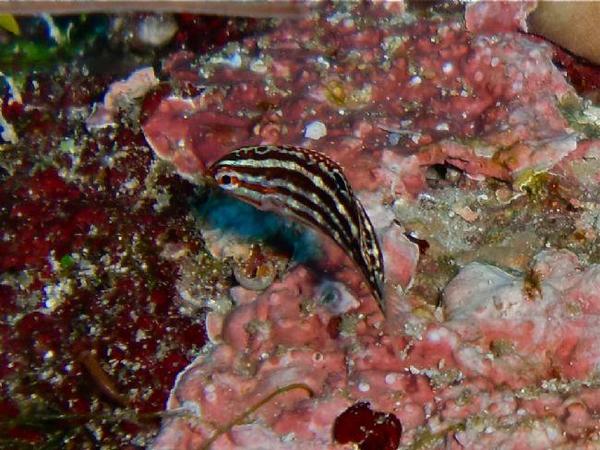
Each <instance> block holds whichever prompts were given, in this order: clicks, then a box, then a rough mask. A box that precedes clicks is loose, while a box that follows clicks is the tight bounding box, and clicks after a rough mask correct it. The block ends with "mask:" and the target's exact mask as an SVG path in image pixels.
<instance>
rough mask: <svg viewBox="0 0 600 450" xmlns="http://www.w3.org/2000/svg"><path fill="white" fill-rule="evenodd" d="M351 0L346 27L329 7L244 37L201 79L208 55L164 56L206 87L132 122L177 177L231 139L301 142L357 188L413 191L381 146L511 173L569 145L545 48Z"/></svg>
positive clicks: (553, 157) (557, 155)
mask: <svg viewBox="0 0 600 450" xmlns="http://www.w3.org/2000/svg"><path fill="white" fill-rule="evenodd" d="M485 3H487V2H485ZM481 7H483V6H481ZM481 7H479V6H478V8H481ZM489 7H490V8H491V7H492V6H489ZM510 8H513V7H512V6H511V7H510ZM514 8H517V9H518V8H521V9H522V8H525V6H523V5H522V4H519V3H517V4H515V5H514ZM363 9H364V11H362V14H363V21H362V22H361V26H360V27H358V28H357V26H356V24H355V23H354V22H353V21H351V20H350V21H348V20H342V19H339V20H328V19H327V14H324V16H323V18H321V19H317V20H315V19H310V20H308V19H307V20H303V21H298V22H295V23H283V24H282V25H281V26H280V27H278V28H276V29H275V30H274V31H273V32H272V33H270V34H268V35H266V36H262V37H261V38H260V39H259V38H249V39H246V40H245V41H243V43H242V44H241V50H237V51H236V52H234V55H239V57H240V59H239V60H237V62H236V63H235V64H233V63H229V62H222V63H211V65H210V69H209V70H206V73H207V75H206V76H201V75H199V68H200V67H203V65H206V63H200V62H197V61H196V60H195V59H194V58H193V56H192V55H191V54H190V53H183V54H176V55H174V56H173V57H172V59H171V62H170V63H167V64H166V68H167V70H169V73H170V75H171V77H172V78H173V79H174V80H175V81H178V82H179V83H182V84H189V83H193V84H196V85H197V86H200V87H202V86H210V88H207V89H205V90H204V91H203V92H202V93H200V94H199V95H198V96H196V97H194V98H191V99H188V100H185V101H184V100H181V99H178V98H175V97H169V98H165V99H164V100H163V102H162V104H161V105H160V107H159V108H158V110H157V111H156V112H155V114H154V115H152V116H151V117H150V118H149V120H148V121H147V122H146V124H145V126H144V133H145V135H146V138H147V139H148V142H149V143H150V145H151V146H152V147H153V149H154V150H155V152H156V153H157V154H158V155H159V156H161V157H163V158H165V159H168V160H171V161H173V162H174V163H175V165H176V166H177V167H178V168H179V170H180V172H181V173H185V174H189V173H190V171H192V170H197V171H198V172H203V170H204V167H205V166H206V165H207V164H210V163H211V162H213V161H214V160H215V159H216V158H218V157H219V156H221V155H223V154H225V153H227V152H228V151H230V150H231V149H233V148H235V147H237V146H241V145H251V144H258V143H286V144H299V145H304V146H307V147H311V148H314V149H317V150H319V151H322V152H324V153H327V154H329V155H330V156H331V157H332V158H334V159H335V160H337V161H338V162H340V163H341V164H342V166H343V167H345V168H346V170H347V173H348V176H349V178H350V181H351V182H352V184H353V186H355V189H357V190H363V189H366V190H374V189H376V188H378V187H381V185H382V183H383V184H385V185H388V184H389V183H392V182H393V183H394V184H406V185H407V186H406V188H404V190H405V191H408V192H414V191H415V189H418V186H415V185H414V177H415V174H414V173H411V174H410V175H409V176H408V177H407V174H403V173H390V171H389V168H388V167H387V166H386V165H385V164H381V162H382V160H383V159H384V158H383V155H384V153H385V152H392V153H394V154H396V155H398V157H399V158H400V159H407V158H408V159H409V160H410V158H411V157H412V156H413V155H416V156H417V161H418V164H419V165H420V166H429V165H432V164H439V163H444V162H447V163H449V164H453V165H456V166H458V167H459V168H461V169H463V170H466V171H467V172H468V173H469V174H471V175H473V176H481V175H483V176H493V177H498V178H502V179H510V178H511V177H512V176H513V175H514V173H515V172H519V171H522V170H524V169H527V168H535V169H540V168H544V169H545V168H548V167H551V166H552V165H554V164H555V163H556V162H558V161H559V160H560V159H561V158H563V157H564V156H565V155H567V154H568V153H569V152H570V151H573V150H574V149H575V145H576V142H575V140H574V138H572V136H571V131H570V130H569V128H568V126H567V123H566V121H565V120H564V119H563V117H562V116H561V114H560V112H559V111H558V108H557V102H558V100H559V99H560V98H561V97H563V96H564V95H565V94H574V90H573V88H572V87H571V86H570V85H569V84H568V83H567V81H566V80H565V78H564V76H563V75H562V74H561V72H560V71H559V70H558V69H557V68H556V67H555V66H554V65H553V64H552V61H551V57H552V51H553V50H552V48H551V46H550V45H547V44H545V43H541V42H539V41H537V40H536V41H532V40H530V39H529V38H528V37H527V36H525V35H522V34H519V33H503V34H496V35H489V34H481V35H478V34H474V33H470V32H468V31H467V30H466V29H465V28H464V25H463V23H462V22H461V21H460V20H459V19H444V20H435V21H434V20H419V21H416V22H414V23H410V24H402V23H400V24H396V23H394V22H393V21H390V18H391V17H392V16H391V14H390V13H388V12H386V11H385V9H384V8H382V7H378V6H371V7H368V6H364V7H363ZM511 10H512V9H511ZM513 12H514V11H513ZM330 17H334V16H333V15H331V16H330ZM378 19H379V20H378ZM474 28H475V32H479V31H480V29H479V28H477V27H474ZM259 43H260V44H259ZM242 52H243V53H242ZM246 52H248V53H249V54H250V55H254V54H258V55H259V57H257V58H252V57H249V56H246ZM257 52H258V53H257ZM229 57H230V58H233V56H229ZM221 60H222V61H229V60H227V59H223V58H222V59H221ZM238 66H239V67H238ZM263 71H264V73H263ZM182 102H183V103H182ZM315 120H319V121H321V122H322V123H323V124H324V125H325V126H326V128H327V135H326V136H324V137H322V138H320V139H318V140H312V139H309V138H306V137H305V129H306V127H307V126H308V125H309V124H310V123H311V122H313V121H315ZM190 161H193V163H191V162H190ZM404 164H406V163H404ZM355 169H356V170H355ZM359 169H360V170H359ZM422 170H424V169H421V171H422ZM401 190H402V189H401Z"/></svg>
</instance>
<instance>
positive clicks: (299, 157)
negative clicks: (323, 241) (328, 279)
mask: <svg viewBox="0 0 600 450" xmlns="http://www.w3.org/2000/svg"><path fill="white" fill-rule="evenodd" d="M208 174H209V175H210V176H212V177H213V178H214V179H215V181H216V183H217V185H218V186H220V187H221V188H222V189H224V190H226V191H228V192H230V193H231V194H232V195H234V196H236V197H238V198H239V199H241V200H243V201H246V202H248V203H251V204H253V205H254V206H256V207H257V208H259V209H262V210H268V211H274V212H276V213H280V214H284V215H287V216H289V217H291V218H293V219H295V220H298V221H300V222H302V223H304V224H305V225H308V226H311V227H314V228H316V229H317V230H319V231H321V232H323V233H325V234H326V235H327V236H329V237H330V238H332V239H333V240H334V241H335V242H336V243H337V244H338V245H339V246H341V247H342V248H343V249H344V251H346V253H348V254H349V255H350V256H351V257H352V259H353V261H354V262H355V263H356V264H357V265H358V266H359V267H360V270H361V272H362V273H363V275H364V277H365V278H366V279H367V280H368V283H369V287H370V289H371V292H372V294H373V296H374V297H375V299H376V300H377V302H378V304H379V306H380V308H381V310H382V311H383V310H384V308H383V283H384V273H383V255H382V253H381V249H380V248H379V243H378V242H377V237H376V235H375V231H374V229H373V225H372V224H371V221H370V220H369V218H368V217H367V213H366V212H365V209H364V208H363V206H362V205H361V203H360V202H359V200H358V199H357V198H356V197H355V195H354V193H353V192H352V188H351V187H350V184H349V183H348V180H347V179H346V176H345V175H344V173H343V172H342V169H341V167H340V166H339V165H338V164H337V163H335V162H334V161H332V160H331V159H329V158H328V157H326V156H325V155H323V154H321V153H318V152H315V151H314V150H310V149H306V148H300V147H294V146H286V145H281V146H279V145H264V146H257V147H242V148H239V149H237V150H234V151H232V152H231V153H229V154H227V155H225V156H224V157H223V158H221V159H220V160H219V161H217V162H216V163H215V164H213V165H212V166H211V167H210V168H209V170H208Z"/></svg>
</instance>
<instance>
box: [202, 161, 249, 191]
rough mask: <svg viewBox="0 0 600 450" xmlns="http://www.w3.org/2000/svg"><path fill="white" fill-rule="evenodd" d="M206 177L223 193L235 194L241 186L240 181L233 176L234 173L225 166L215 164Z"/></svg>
mask: <svg viewBox="0 0 600 450" xmlns="http://www.w3.org/2000/svg"><path fill="white" fill-rule="evenodd" d="M208 175H209V176H210V177H212V179H213V180H214V181H215V183H216V184H217V186H219V187H220V188H221V189H223V190H225V191H232V193H235V191H236V190H237V189H238V188H239V187H240V185H241V180H240V178H239V177H238V176H237V175H236V174H235V171H233V170H231V168H230V167H228V166H226V165H221V164H219V163H216V164H215V165H213V166H212V167H211V168H210V169H209V171H208Z"/></svg>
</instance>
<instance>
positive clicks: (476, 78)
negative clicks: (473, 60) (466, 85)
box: [475, 70, 483, 83]
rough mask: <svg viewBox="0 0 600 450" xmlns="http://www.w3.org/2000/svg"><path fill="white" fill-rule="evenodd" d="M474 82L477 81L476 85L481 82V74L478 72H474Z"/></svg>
mask: <svg viewBox="0 0 600 450" xmlns="http://www.w3.org/2000/svg"><path fill="white" fill-rule="evenodd" d="M475 81H477V82H478V83H480V82H482V81H483V72H481V71H479V70H478V71H477V72H475Z"/></svg>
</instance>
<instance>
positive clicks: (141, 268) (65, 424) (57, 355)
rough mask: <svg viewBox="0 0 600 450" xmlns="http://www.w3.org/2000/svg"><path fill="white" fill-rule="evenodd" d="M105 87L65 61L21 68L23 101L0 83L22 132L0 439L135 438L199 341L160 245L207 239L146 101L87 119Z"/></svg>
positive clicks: (0, 238) (1, 249)
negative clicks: (97, 122) (157, 139)
mask: <svg viewBox="0 0 600 450" xmlns="http://www.w3.org/2000/svg"><path fill="white" fill-rule="evenodd" d="M198 23H200V22H198ZM182 29H184V28H183V27H182ZM219 36H221V35H219ZM180 38H181V37H180ZM209 38H210V36H207V40H209ZM177 45H182V44H181V42H179V41H178V42H177ZM112 81H114V77H113V76H107V75H95V74H93V73H88V71H87V69H86V70H83V69H81V67H79V66H78V65H77V64H75V63H69V64H66V63H65V65H64V66H61V67H59V68H57V69H56V70H54V71H50V72H46V73H43V74H42V73H40V74H36V73H32V74H29V75H23V82H22V83H21V84H19V88H20V94H21V97H20V101H17V100H15V98H13V96H12V95H11V93H10V91H9V89H8V88H5V89H4V90H3V91H2V92H0V96H1V97H0V98H1V100H2V105H1V106H2V115H3V117H4V118H5V119H6V121H7V122H8V123H10V124H11V125H12V127H13V128H14V131H15V134H16V136H18V142H17V143H15V144H11V143H2V145H3V146H2V147H1V149H0V224H1V226H0V348H1V349H2V351H1V352H0V448H29V447H30V446H31V445H38V444H41V443H44V445H45V447H44V448H48V449H59V448H60V449H62V448H68V449H91V448H100V447H102V448H128V449H136V448H145V447H146V446H147V445H148V444H149V443H150V441H151V439H152V437H153V436H154V434H155V433H156V432H157V430H158V424H159V419H160V414H161V412H162V411H163V410H164V407H165V402H166V400H167V397H168V394H169V390H170V388H171V386H172V385H173V382H174V379H175V376H176V375H177V373H178V372H180V371H181V370H182V369H183V368H184V367H185V366H186V365H187V364H189V362H190V361H191V360H192V359H193V358H194V357H195V356H196V355H197V354H198V352H199V351H200V349H201V348H202V346H203V345H204V343H205V341H206V335H205V329H204V316H203V313H202V311H195V312H194V313H189V312H187V313H184V312H183V311H182V304H181V301H180V299H179V296H178V291H177V285H176V283H177V282H178V278H179V268H178V265H177V263H176V261H174V260H173V259H169V258H167V257H164V256H163V255H162V252H163V250H165V248H167V247H168V246H171V247H173V246H176V247H178V248H183V249H185V250H186V251H187V252H188V253H190V254H192V255H196V254H204V253H205V249H204V243H203V242H202V239H201V237H200V235H199V233H198V230H197V228H196V223H195V220H194V219H193V217H192V215H191V213H190V208H189V203H188V201H189V199H190V198H191V197H192V196H193V195H194V187H193V186H192V185H191V184H189V183H187V182H185V181H183V180H182V179H181V178H180V177H178V176H176V175H170V172H169V171H168V170H165V169H164V167H163V166H161V165H160V164H157V163H156V161H155V160H154V158H153V156H152V152H151V151H150V149H149V148H148V147H147V145H146V142H145V139H144V137H143V135H142V134H141V131H140V127H139V125H140V119H142V120H143V118H144V116H143V114H142V117H140V113H139V110H140V109H142V110H145V112H146V114H147V113H148V110H152V108H153V104H152V101H151V98H148V99H147V100H146V102H145V104H144V105H142V104H141V101H140V102H139V103H140V104H138V105H135V106H134V107H132V108H131V110H128V111H121V113H120V114H121V115H120V117H119V118H118V119H119V120H118V124H117V125H116V126H114V127H108V128H105V129H102V130H98V131H95V132H90V131H88V130H87V129H86V128H85V118H86V117H87V115H89V113H90V112H91V107H92V103H93V102H95V101H101V100H102V97H103V93H104V92H106V90H107V88H108V85H109V83H110V82H112ZM170 90H171V87H170V86H169V85H168V84H161V85H160V86H159V87H158V88H157V89H156V90H155V91H154V92H153V95H154V96H156V97H157V98H160V97H162V96H164V95H168V93H169V92H170ZM208 258H209V257H208V256H207V259H208ZM201 273H203V272H201ZM206 273H207V274H208V276H211V277H212V278H211V280H213V281H214V280H215V279H216V281H214V283H207V285H208V284H213V285H216V284H218V282H223V283H228V282H229V281H228V279H226V278H224V277H223V276H222V275H221V274H216V275H215V271H214V265H211V266H210V267H207V268H206ZM198 282H199V283H201V282H202V280H198ZM209 289H214V288H210V287H209Z"/></svg>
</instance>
